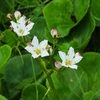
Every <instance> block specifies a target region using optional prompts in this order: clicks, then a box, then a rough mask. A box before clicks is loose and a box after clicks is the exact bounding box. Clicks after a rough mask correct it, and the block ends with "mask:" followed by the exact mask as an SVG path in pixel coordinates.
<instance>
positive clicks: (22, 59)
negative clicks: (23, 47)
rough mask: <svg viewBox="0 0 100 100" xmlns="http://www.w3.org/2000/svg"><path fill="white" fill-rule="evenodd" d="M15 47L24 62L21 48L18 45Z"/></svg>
mask: <svg viewBox="0 0 100 100" xmlns="http://www.w3.org/2000/svg"><path fill="white" fill-rule="evenodd" d="M15 48H16V49H17V51H18V53H19V55H20V57H21V60H22V63H23V64H24V60H23V57H22V54H21V52H20V50H19V48H18V47H17V46H16V47H15Z"/></svg>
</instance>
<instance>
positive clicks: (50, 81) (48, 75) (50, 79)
mask: <svg viewBox="0 0 100 100" xmlns="http://www.w3.org/2000/svg"><path fill="white" fill-rule="evenodd" d="M37 62H38V64H39V65H40V67H41V68H42V70H43V72H44V73H45V75H46V76H47V80H48V82H49V85H50V88H51V91H52V94H53V96H54V100H59V99H58V96H57V93H56V90H55V87H54V84H53V81H52V78H51V73H53V70H51V71H50V72H48V70H47V69H46V67H45V66H43V65H42V64H41V63H40V62H39V61H38V60H37Z"/></svg>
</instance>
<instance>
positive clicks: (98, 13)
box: [91, 0, 100, 20]
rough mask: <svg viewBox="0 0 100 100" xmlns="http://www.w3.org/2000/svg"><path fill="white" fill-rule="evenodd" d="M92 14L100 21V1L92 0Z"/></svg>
mask: <svg viewBox="0 0 100 100" xmlns="http://www.w3.org/2000/svg"><path fill="white" fill-rule="evenodd" d="M91 12H92V14H93V16H94V17H95V18H96V19H97V20H100V0H92V2H91Z"/></svg>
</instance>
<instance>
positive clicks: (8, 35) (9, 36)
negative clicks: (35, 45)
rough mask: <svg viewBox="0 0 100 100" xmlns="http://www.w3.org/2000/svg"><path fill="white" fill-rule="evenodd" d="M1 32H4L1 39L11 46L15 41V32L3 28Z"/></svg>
mask: <svg viewBox="0 0 100 100" xmlns="http://www.w3.org/2000/svg"><path fill="white" fill-rule="evenodd" d="M3 33H4V37H3V39H2V41H3V42H4V43H6V44H8V45H9V46H11V47H12V48H13V47H14V46H15V43H16V41H17V36H16V34H15V33H14V32H12V31H11V30H10V29H8V30H5V31H4V32H3Z"/></svg>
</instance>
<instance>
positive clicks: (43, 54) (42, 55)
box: [41, 50, 49, 57]
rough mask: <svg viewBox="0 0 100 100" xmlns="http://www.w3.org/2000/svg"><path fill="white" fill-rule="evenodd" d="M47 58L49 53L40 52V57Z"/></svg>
mask: <svg viewBox="0 0 100 100" xmlns="http://www.w3.org/2000/svg"><path fill="white" fill-rule="evenodd" d="M45 56H49V53H48V52H47V51H46V50H43V51H42V52H41V57H45Z"/></svg>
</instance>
